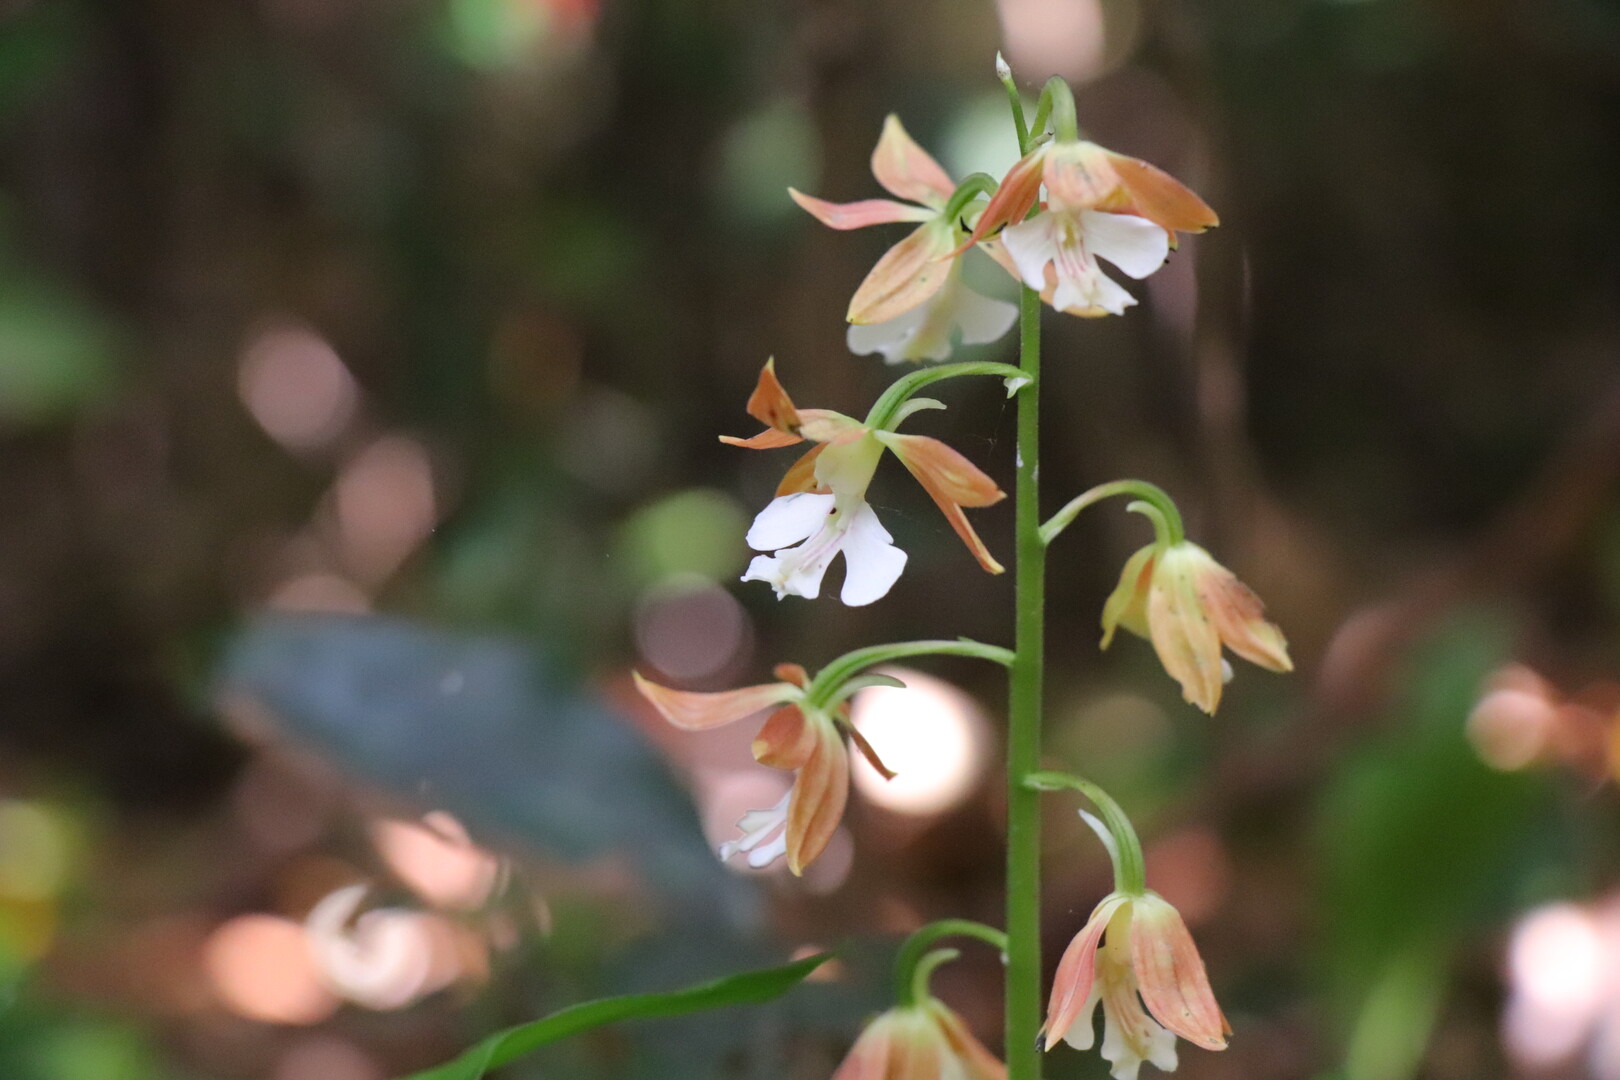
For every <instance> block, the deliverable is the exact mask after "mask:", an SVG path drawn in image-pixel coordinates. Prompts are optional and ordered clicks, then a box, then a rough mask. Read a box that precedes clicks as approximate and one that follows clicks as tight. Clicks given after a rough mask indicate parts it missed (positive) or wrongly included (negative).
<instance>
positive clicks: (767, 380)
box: [747, 357, 799, 435]
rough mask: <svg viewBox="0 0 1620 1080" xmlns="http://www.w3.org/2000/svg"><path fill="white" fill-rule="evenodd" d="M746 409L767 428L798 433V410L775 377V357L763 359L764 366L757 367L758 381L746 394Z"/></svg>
mask: <svg viewBox="0 0 1620 1080" xmlns="http://www.w3.org/2000/svg"><path fill="white" fill-rule="evenodd" d="M747 409H748V415H749V416H752V417H753V418H754V419H755V420H758V421H759V422H760V423H762V424H764V425H765V426H766V427H768V428H775V429H776V430H777V431H785V432H789V433H791V434H794V435H797V434H798V433H799V412H798V410H797V409H795V408H794V407H793V399H792V398H790V397H788V393H787V391H786V390H784V389H782V384H781V382H780V381H779V380H778V379H777V377H776V358H775V357H772V358H771V359H769V360H767V361H765V366H764V367H762V368H760V369H759V382H758V384H757V385H755V387H754V392H753V393H752V394H750V395H748V405H747Z"/></svg>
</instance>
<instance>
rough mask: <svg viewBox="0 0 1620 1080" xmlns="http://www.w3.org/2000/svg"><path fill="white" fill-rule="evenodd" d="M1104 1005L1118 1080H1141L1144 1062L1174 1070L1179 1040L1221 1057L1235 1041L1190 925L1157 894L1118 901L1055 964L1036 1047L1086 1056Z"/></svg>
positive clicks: (1103, 906)
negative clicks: (1061, 1046) (1060, 1047)
mask: <svg viewBox="0 0 1620 1080" xmlns="http://www.w3.org/2000/svg"><path fill="white" fill-rule="evenodd" d="M1138 994H1140V995H1141V997H1140V999H1138V997H1137V995H1138ZM1099 1002H1101V1004H1102V1007H1103V1044H1102V1055H1103V1057H1105V1058H1107V1059H1108V1061H1109V1062H1110V1063H1111V1064H1112V1066H1113V1068H1112V1070H1111V1071H1112V1073H1113V1075H1114V1077H1115V1080H1136V1073H1137V1070H1138V1069H1139V1068H1141V1065H1142V1062H1144V1061H1147V1062H1151V1063H1152V1064H1153V1065H1156V1066H1157V1067H1158V1068H1160V1069H1162V1070H1164V1071H1165V1072H1172V1071H1174V1070H1175V1067H1176V1036H1177V1035H1179V1036H1181V1037H1182V1038H1183V1039H1186V1040H1187V1041H1188V1042H1190V1043H1192V1044H1193V1045H1195V1046H1201V1047H1203V1048H1204V1049H1205V1050H1224V1049H1226V1036H1227V1035H1229V1034H1231V1028H1230V1027H1229V1026H1228V1025H1227V1023H1226V1017H1225V1016H1224V1015H1223V1014H1222V1013H1221V1007H1220V1006H1219V1005H1217V1004H1216V1003H1215V994H1214V992H1213V991H1212V990H1211V989H1210V987H1209V976H1208V975H1206V974H1205V972H1204V961H1203V960H1202V959H1201V958H1200V957H1199V955H1198V946H1197V945H1195V944H1193V939H1192V935H1191V934H1190V933H1188V932H1187V924H1186V923H1184V922H1183V921H1182V920H1181V915H1180V913H1179V912H1177V911H1176V909H1175V908H1173V907H1171V906H1170V905H1169V904H1168V903H1166V902H1165V901H1164V899H1163V898H1162V897H1160V896H1159V895H1158V894H1157V893H1154V892H1147V893H1143V894H1141V895H1136V896H1132V895H1129V894H1127V893H1123V892H1116V893H1112V894H1110V895H1109V896H1108V897H1106V898H1105V899H1104V900H1103V902H1102V903H1100V904H1098V905H1097V907H1096V910H1094V911H1093V912H1092V913H1091V918H1090V920H1089V921H1087V923H1086V925H1085V928H1084V929H1082V930H1081V931H1080V933H1078V934H1076V935H1075V938H1074V940H1073V941H1071V942H1070V943H1069V947H1068V948H1067V949H1066V950H1064V953H1063V959H1062V960H1061V961H1059V962H1058V969H1057V976H1056V978H1055V979H1054V980H1053V983H1052V997H1051V1001H1050V1002H1049V1003H1048V1005H1047V1011H1046V1023H1045V1025H1044V1026H1043V1027H1042V1028H1041V1034H1040V1045H1041V1046H1042V1047H1043V1048H1044V1049H1047V1050H1050V1049H1051V1048H1052V1046H1053V1044H1055V1043H1056V1042H1057V1041H1058V1040H1062V1041H1064V1042H1067V1043H1068V1044H1069V1045H1070V1046H1072V1047H1074V1048H1075V1049H1077V1050H1090V1049H1091V1047H1092V1043H1093V1042H1094V1041H1095V1038H1096V1034H1095V1032H1094V1031H1093V1030H1092V1017H1093V1015H1094V1013H1095V1012H1096V1008H1097V1004H1098V1003H1099ZM1144 1004H1145V1005H1146V1006H1147V1008H1146V1009H1144V1008H1143V1005H1144Z"/></svg>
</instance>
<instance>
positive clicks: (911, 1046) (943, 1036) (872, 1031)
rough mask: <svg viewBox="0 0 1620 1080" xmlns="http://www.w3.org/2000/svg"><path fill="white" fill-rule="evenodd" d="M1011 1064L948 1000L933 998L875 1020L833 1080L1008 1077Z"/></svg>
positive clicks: (990, 1079) (994, 1079) (1002, 1079)
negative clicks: (983, 1040) (975, 1033)
mask: <svg viewBox="0 0 1620 1080" xmlns="http://www.w3.org/2000/svg"><path fill="white" fill-rule="evenodd" d="M1006 1076H1007V1067H1006V1066H1005V1065H1003V1064H1002V1063H1001V1062H1000V1061H998V1060H997V1059H996V1057H995V1055H994V1054H992V1053H990V1051H989V1050H986V1049H985V1048H984V1044H983V1043H981V1042H979V1040H978V1039H976V1038H974V1037H973V1033H972V1032H971V1031H969V1030H968V1027H967V1024H965V1023H963V1021H962V1018H961V1017H960V1016H958V1015H957V1014H956V1013H955V1012H953V1011H952V1010H951V1009H950V1008H949V1007H947V1006H946V1005H945V1003H944V1002H942V1001H940V1000H938V999H937V998H934V997H927V998H925V999H924V1000H922V1001H921V1002H919V1003H918V1004H916V1005H902V1006H899V1007H897V1008H893V1009H890V1010H889V1011H888V1012H885V1013H883V1014H882V1015H880V1016H878V1017H877V1018H876V1019H874V1020H873V1021H872V1022H871V1023H870V1024H868V1025H867V1026H866V1030H865V1031H863V1032H861V1034H860V1038H858V1039H856V1040H855V1045H854V1046H853V1047H851V1048H850V1051H849V1056H848V1057H846V1058H844V1063H843V1064H842V1065H840V1066H839V1067H838V1071H837V1072H835V1073H833V1076H832V1080H1005V1078H1006Z"/></svg>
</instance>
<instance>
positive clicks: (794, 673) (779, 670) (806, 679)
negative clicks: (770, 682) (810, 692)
mask: <svg viewBox="0 0 1620 1080" xmlns="http://www.w3.org/2000/svg"><path fill="white" fill-rule="evenodd" d="M771 674H772V675H775V676H776V677H777V678H778V679H780V680H782V681H783V682H785V683H791V684H792V685H794V686H797V687H798V688H799V689H800V690H803V689H804V688H805V687H807V686H809V685H810V673H809V672H808V671H806V670H804V665H803V664H777V665H776V666H775V667H773V668H771Z"/></svg>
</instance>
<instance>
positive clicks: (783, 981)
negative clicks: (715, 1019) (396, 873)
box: [407, 953, 831, 1080]
mask: <svg viewBox="0 0 1620 1080" xmlns="http://www.w3.org/2000/svg"><path fill="white" fill-rule="evenodd" d="M830 955H831V954H829V953H823V954H821V955H820V956H812V957H809V958H807V959H804V960H799V961H795V962H794V963H791V964H786V965H784V966H782V967H774V968H766V969H764V970H762V971H745V972H743V973H742V974H741V975H730V976H727V977H726V978H723V979H716V980H715V981H713V982H708V983H704V984H702V985H701V986H693V987H689V988H687V989H685V990H672V991H669V992H668V993H663V994H629V995H627V996H625V997H613V998H603V999H601V1000H600V1001H587V1002H583V1003H581V1004H579V1005H571V1006H569V1007H568V1008H566V1009H563V1010H562V1011H560V1012H554V1013H552V1014H551V1015H550V1016H547V1017H545V1018H543V1019H540V1020H535V1021H533V1022H531V1023H528V1024H519V1025H518V1026H517V1027H513V1028H507V1029H506V1030H505V1031H498V1032H496V1033H495V1034H494V1035H491V1036H489V1038H487V1039H484V1040H483V1041H482V1042H480V1043H478V1044H477V1045H476V1046H474V1047H472V1048H471V1049H469V1050H468V1051H467V1052H466V1053H464V1054H462V1055H461V1056H460V1057H457V1058H455V1059H454V1060H451V1061H447V1062H445V1063H444V1064H443V1065H440V1066H438V1067H437V1068H433V1069H428V1070H427V1071H426V1072H420V1073H416V1074H415V1075H414V1076H411V1077H408V1078H407V1080H478V1078H479V1077H481V1076H483V1075H484V1073H485V1072H487V1071H488V1070H490V1069H493V1068H495V1067H496V1066H497V1065H504V1064H506V1063H507V1062H509V1061H512V1060H515V1059H516V1058H519V1057H522V1056H523V1055H524V1054H527V1053H529V1052H530V1051H531V1050H537V1049H539V1048H540V1047H542V1046H545V1045H547V1044H548V1043H554V1042H557V1041H558V1040H559V1039H566V1038H568V1037H569V1036H571V1035H578V1034H579V1033H580V1032H582V1031H589V1030H590V1029H591V1028H595V1027H601V1026H602V1025H603V1024H612V1023H617V1022H618V1021H620V1020H634V1019H640V1018H646V1017H662V1016H681V1015H683V1014H685V1013H692V1012H700V1011H702V1010H704V1009H718V1008H720V1007H722V1006H725V1005H758V1004H760V1003H762V1002H766V1001H770V1000H771V999H772V998H775V997H780V996H781V995H782V994H785V993H787V992H788V991H789V990H791V989H793V988H794V987H795V986H797V985H798V984H799V983H801V982H803V981H804V979H805V977H806V976H808V975H809V974H810V973H811V972H812V971H814V970H816V968H818V967H820V966H821V965H822V964H823V963H825V962H826V961H827V960H828V959H829V958H830Z"/></svg>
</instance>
